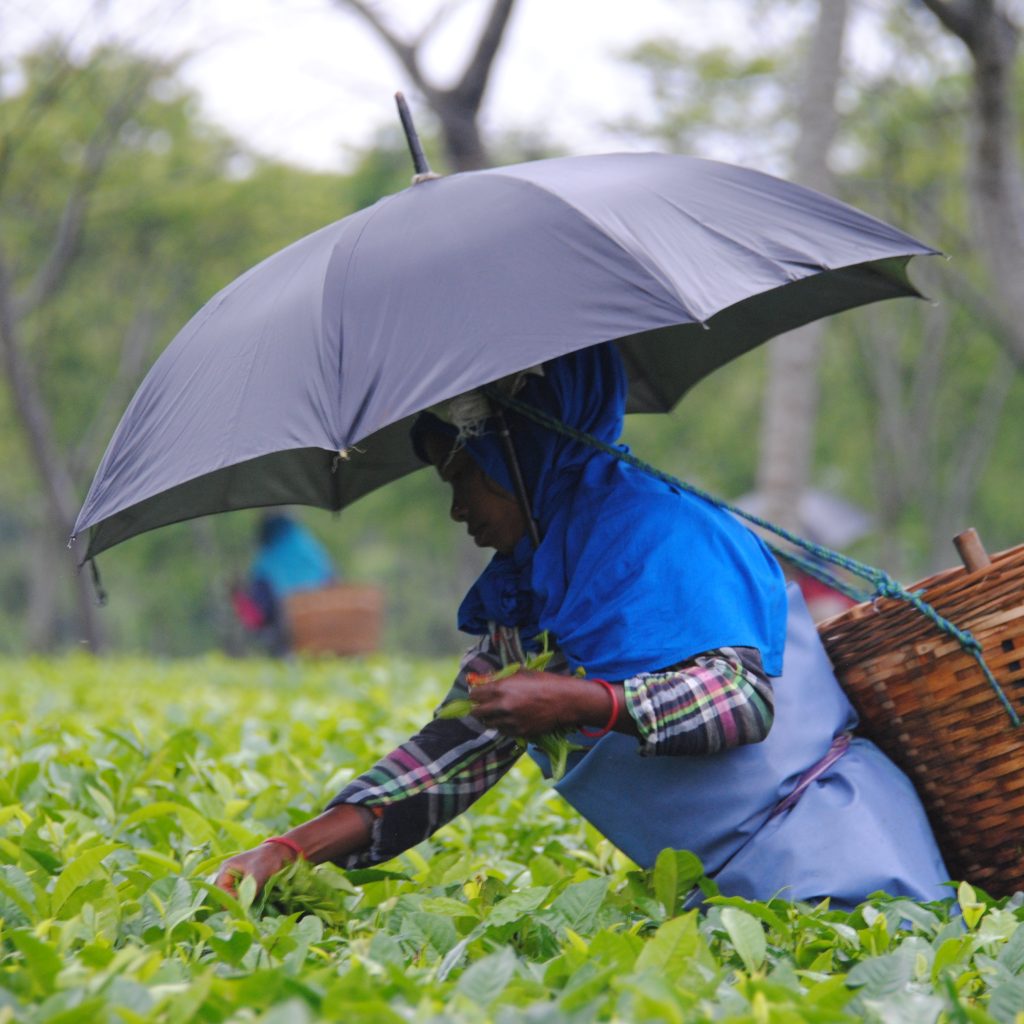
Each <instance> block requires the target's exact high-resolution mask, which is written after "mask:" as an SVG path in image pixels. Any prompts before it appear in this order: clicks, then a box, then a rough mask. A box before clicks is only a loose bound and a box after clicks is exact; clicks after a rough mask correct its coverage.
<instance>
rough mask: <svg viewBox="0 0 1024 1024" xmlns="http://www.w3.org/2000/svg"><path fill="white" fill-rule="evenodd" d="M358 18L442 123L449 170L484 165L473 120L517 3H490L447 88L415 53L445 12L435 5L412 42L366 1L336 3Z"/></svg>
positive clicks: (483, 149) (500, 0)
mask: <svg viewBox="0 0 1024 1024" xmlns="http://www.w3.org/2000/svg"><path fill="white" fill-rule="evenodd" d="M336 2H337V3H338V4H340V5H341V6H343V7H346V8H348V9H349V10H351V11H354V12H355V13H356V14H358V15H359V16H360V17H361V18H362V19H363V20H364V21H365V22H366V23H367V24H368V25H369V26H370V28H372V29H373V31H374V32H375V33H376V35H377V36H378V38H379V39H380V40H381V41H382V42H383V43H384V44H385V46H387V48H388V49H389V50H390V51H391V52H392V54H393V55H394V56H395V58H396V59H397V60H398V62H399V63H400V64H401V65H402V67H403V68H404V69H405V71H406V74H408V76H409V79H410V81H411V82H412V84H413V85H414V86H415V87H416V88H417V89H418V90H419V91H420V92H421V93H422V95H423V98H424V99H425V100H426V101H427V102H428V103H429V104H430V107H431V109H432V110H433V111H434V113H435V114H436V115H437V118H438V120H439V121H440V122H441V137H442V139H443V140H444V145H445V153H446V155H447V158H448V163H449V164H450V165H451V168H452V170H453V171H475V170H478V169H479V168H481V167H489V166H490V164H491V159H490V155H489V154H488V151H487V146H486V145H485V143H484V140H483V137H482V136H481V134H480V126H479V123H478V118H479V115H480V107H481V105H482V104H483V99H484V93H485V92H486V90H487V83H488V82H489V80H490V75H491V70H492V69H493V67H494V59H495V57H496V56H497V54H498V50H499V49H500V47H501V42H502V39H503V38H504V35H505V29H506V27H507V26H508V20H509V16H510V15H511V13H512V8H513V7H514V6H515V2H516V0H491V7H490V10H489V11H488V14H487V17H486V18H485V20H484V25H483V28H482V29H481V32H480V36H479V38H478V39H477V43H476V47H475V48H474V50H473V52H472V53H471V54H470V56H469V59H468V61H467V62H466V66H465V68H464V70H463V72H462V74H461V75H460V76H459V78H458V80H457V81H456V82H455V84H454V85H452V86H451V87H449V88H441V87H440V86H438V85H437V84H435V83H433V82H430V81H429V80H428V79H427V78H426V76H425V75H424V74H423V69H422V68H421V66H420V54H421V52H422V49H423V46H424V45H425V44H426V41H427V39H428V38H429V36H430V34H431V33H432V32H433V31H434V29H436V28H437V27H438V25H439V24H440V23H441V21H443V19H444V16H445V14H446V13H447V8H446V6H445V5H441V6H440V7H438V9H437V11H436V13H435V15H434V17H433V18H432V19H431V20H430V21H429V22H428V23H427V26H426V27H425V28H424V29H423V30H422V31H421V32H420V33H419V35H418V36H417V37H416V38H415V39H408V38H403V37H401V36H399V35H397V34H396V33H395V32H394V31H393V30H392V29H391V28H390V27H389V26H388V25H387V24H385V22H384V20H383V19H382V18H381V16H380V15H379V14H378V13H377V11H376V10H375V9H374V8H373V7H372V6H371V5H370V4H368V3H367V2H366V0H336Z"/></svg>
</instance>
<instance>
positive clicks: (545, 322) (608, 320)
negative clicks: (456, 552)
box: [75, 153, 935, 558]
mask: <svg viewBox="0 0 1024 1024" xmlns="http://www.w3.org/2000/svg"><path fill="white" fill-rule="evenodd" d="M934 251H935V250H933V249H931V248H929V247H928V246H926V245H923V244H922V243H920V242H918V241H916V240H915V239H913V238H911V237H910V236H909V235H906V234H904V233H903V232H901V231H898V230H897V229H895V228H892V227H890V226H888V225H887V224H884V223H882V222H881V221H878V220H876V219H875V218H873V217H869V216H867V215H865V214H863V213H861V212H859V211H858V210H855V209H853V208H852V207H850V206H847V205H846V204H844V203H840V202H838V201H836V200H834V199H831V198H829V197H827V196H824V195H822V194H820V193H818V192H814V191H811V190H809V189H806V188H802V187H800V186H797V185H793V184H790V183H788V182H785V181H781V180H780V179H778V178H774V177H771V176H769V175H765V174H761V173H759V172H757V171H752V170H747V169H744V168H740V167H734V166H731V165H728V164H723V163H719V162H716V161H708V160H699V159H695V158H690V157H683V156H668V155H661V154H653V153H646V154H614V155H605V156H592V157H567V158H563V159H555V160H542V161H537V162H534V163H526V164H519V165H515V166H511V167H503V168H499V169H494V170H486V171H475V172H470V173H466V174H457V175H453V176H451V177H448V178H438V179H435V180H430V181H424V182H421V183H420V184H417V185H414V186H412V187H411V188H408V189H406V190H405V191H403V192H400V193H398V194H396V195H392V196H388V197H386V198H384V199H382V200H380V201H379V202H378V203H376V204H375V205H373V206H371V207H369V208H367V209H365V210H362V211H360V212H358V213H355V214H352V215H351V216H349V217H345V218H344V219H342V220H340V221H338V222H336V223H334V224H331V225H329V226H327V227H325V228H322V229H321V230H319V231H316V232H314V233H313V234H311V235H308V236H306V237H305V238H302V239H300V240H299V241H297V242H295V243H294V244H292V245H291V246H289V247H287V248H286V249H283V250H281V251H280V252H278V253H276V254H274V255H273V256H271V257H270V258H268V259H266V260H264V261H263V262H262V263H260V264H259V265H257V266H256V267H254V268H253V269H251V270H249V271H248V272H247V273H245V274H243V275H242V276H241V277H239V278H238V279H237V280H236V281H234V282H233V283H232V284H230V285H228V286H227V287H226V288H225V289H223V290H222V291H221V292H219V293H218V294H217V295H215V296H214V297H213V298H212V299H211V300H210V301H209V302H208V303H207V304H206V305H205V306H204V307H203V308H202V309H201V310H200V311H199V312H198V313H197V314H196V315H195V316H194V317H193V318H192V319H191V320H190V321H189V323H188V324H186V326H185V327H184V328H183V330H182V331H181V332H180V333H179V334H178V335H177V337H175V338H174V340H173V341H172V342H171V344H170V345H169V346H168V347H167V349H166V351H164V353H163V354H162V355H161V356H160V358H159V359H158V360H157V362H156V363H155V365H154V366H153V368H152V369H151V370H150V372H149V374H148V375H147V377H146V378H145V380H144V381H143V382H142V384H141V386H140V387H139V390H138V392H137V393H136V395H135V397H134V398H133V400H132V402H131V404H130V405H129V407H128V409H127V411H126V412H125V414H124V417H123V418H122V420H121V423H120V425H119V426H118V428H117V430H116V432H115V433H114V436H113V438H112V440H111V442H110V445H109V446H108V448H107V451H106V454H105V455H104V457H103V461H102V462H101V464H100V467H99V469H98V470H97V473H96V477H95V479H94V480H93V483H92V487H91V488H90V490H89V493H88V495H87V497H86V500H85V504H84V506H83V508H82V511H81V513H80V514H79V517H78V521H77V523H76V525H75V534H76V535H78V534H81V533H83V532H84V531H85V530H87V529H88V530H90V531H91V532H90V538H89V545H88V549H87V552H86V557H87V558H88V557H92V556H93V555H95V554H97V553H98V552H100V551H102V550H104V549H105V548H109V547H111V546H112V545H114V544H117V543H119V542H120V541H123V540H125V539H127V538H128V537H131V536H133V535H135V534H137V533H141V532H143V531H144V530H149V529H153V528H154V527H157V526H162V525H165V524H167V523H172V522H177V521H179V520H182V519H188V518H191V517H194V516H199V515H205V514H209V513H212V512H220V511H226V510H229V509H238V508H249V507H256V506H264V505H278V504H290V503H301V504H308V505H314V506H319V507H322V508H328V509H340V508H342V507H344V506H345V505H347V504H349V503H350V502H352V501H353V500H355V499H356V498H358V497H360V496H362V495H364V494H366V493H368V492H369V491H371V490H373V489H375V488H376V487H379V486H380V485H382V484H384V483H387V482H388V481H390V480H393V479H395V478H397V477H399V476H401V475H402V474H404V473H406V472H409V471H410V470H412V469H415V468H417V466H418V465H419V463H418V462H417V461H416V459H415V458H414V457H413V455H412V453H411V451H410V449H409V443H408V436H407V432H408V426H409V421H410V418H411V417H412V416H414V415H415V414H416V413H417V412H419V411H420V410H422V409H425V408H427V407H429V406H431V405H434V404H436V403H438V402H440V401H443V400H445V399H448V398H451V397H453V396H455V395H458V394H461V393H463V392H466V391H468V390H471V389H473V388H476V387H479V386H480V385H482V384H485V383H488V382H491V381H494V380H497V379H499V378H501V377H504V376H506V375H508V374H510V373H515V372H518V371H520V370H523V369H525V368H527V367H530V366H533V365H535V364H537V363H540V362H542V361H544V360H546V359H551V358H553V357H555V356H559V355H562V354H564V353H567V352H572V351H575V350H577V349H580V348H584V347H586V346H589V345H594V344H597V343H599V342H602V341H608V340H613V339H614V340H617V343H618V345H619V347H620V349H621V351H622V354H623V357H624V359H625V362H626V366H627V369H628V372H629V376H630V396H629V411H631V412H640V411H648V412H654V411H665V410H668V409H670V408H672V406H673V405H674V404H675V403H676V402H677V401H678V400H679V399H680V398H681V396H682V395H683V394H684V393H685V392H686V391H687V389H688V388H690V387H692V386H693V385H694V384H695V383H696V382H697V381H699V380H700V379H701V378H703V377H704V376H706V375H707V374H708V373H710V372H711V371H712V370H714V369H716V368H717V367H719V366H721V365H722V364H723V363H725V362H727V361H729V360H730V359H733V358H734V357H736V356H737V355H740V354H741V353H743V352H746V351H748V350H749V349H751V348H753V347H754V346H756V345H759V344H760V343H762V342H763V341H765V340H766V339H768V338H770V337H773V336H774V335H777V334H780V333H782V332H784V331H787V330H790V329H792V328H794V327H798V326H800V325H802V324H805V323H808V322H810V321H812V320H815V319H818V318H819V317H823V316H827V315H829V314H832V313H836V312H839V311H841V310H845V309H849V308H851V307H854V306H859V305H862V304H864V303H868V302H873V301H876V300H878V299H884V298H891V297H894V296H900V295H915V294H917V292H916V291H915V289H914V288H913V286H912V285H911V284H910V282H909V281H908V279H907V276H906V264H907V261H908V260H909V259H910V258H911V257H912V256H914V255H918V254H925V253H932V252H934Z"/></svg>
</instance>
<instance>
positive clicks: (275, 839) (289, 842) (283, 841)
mask: <svg viewBox="0 0 1024 1024" xmlns="http://www.w3.org/2000/svg"><path fill="white" fill-rule="evenodd" d="M263 843H264V845H266V844H267V843H277V844H278V846H287V847H288V849H289V850H291V851H292V852H293V853H294V854H295V856H296V857H298V858H299V859H300V860H305V859H306V854H305V853H304V852H303V850H302V847H301V846H299V844H298V843H297V842H295V840H294V839H289V838H288V837H287V836H271V837H270V838H269V839H264V840H263Z"/></svg>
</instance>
